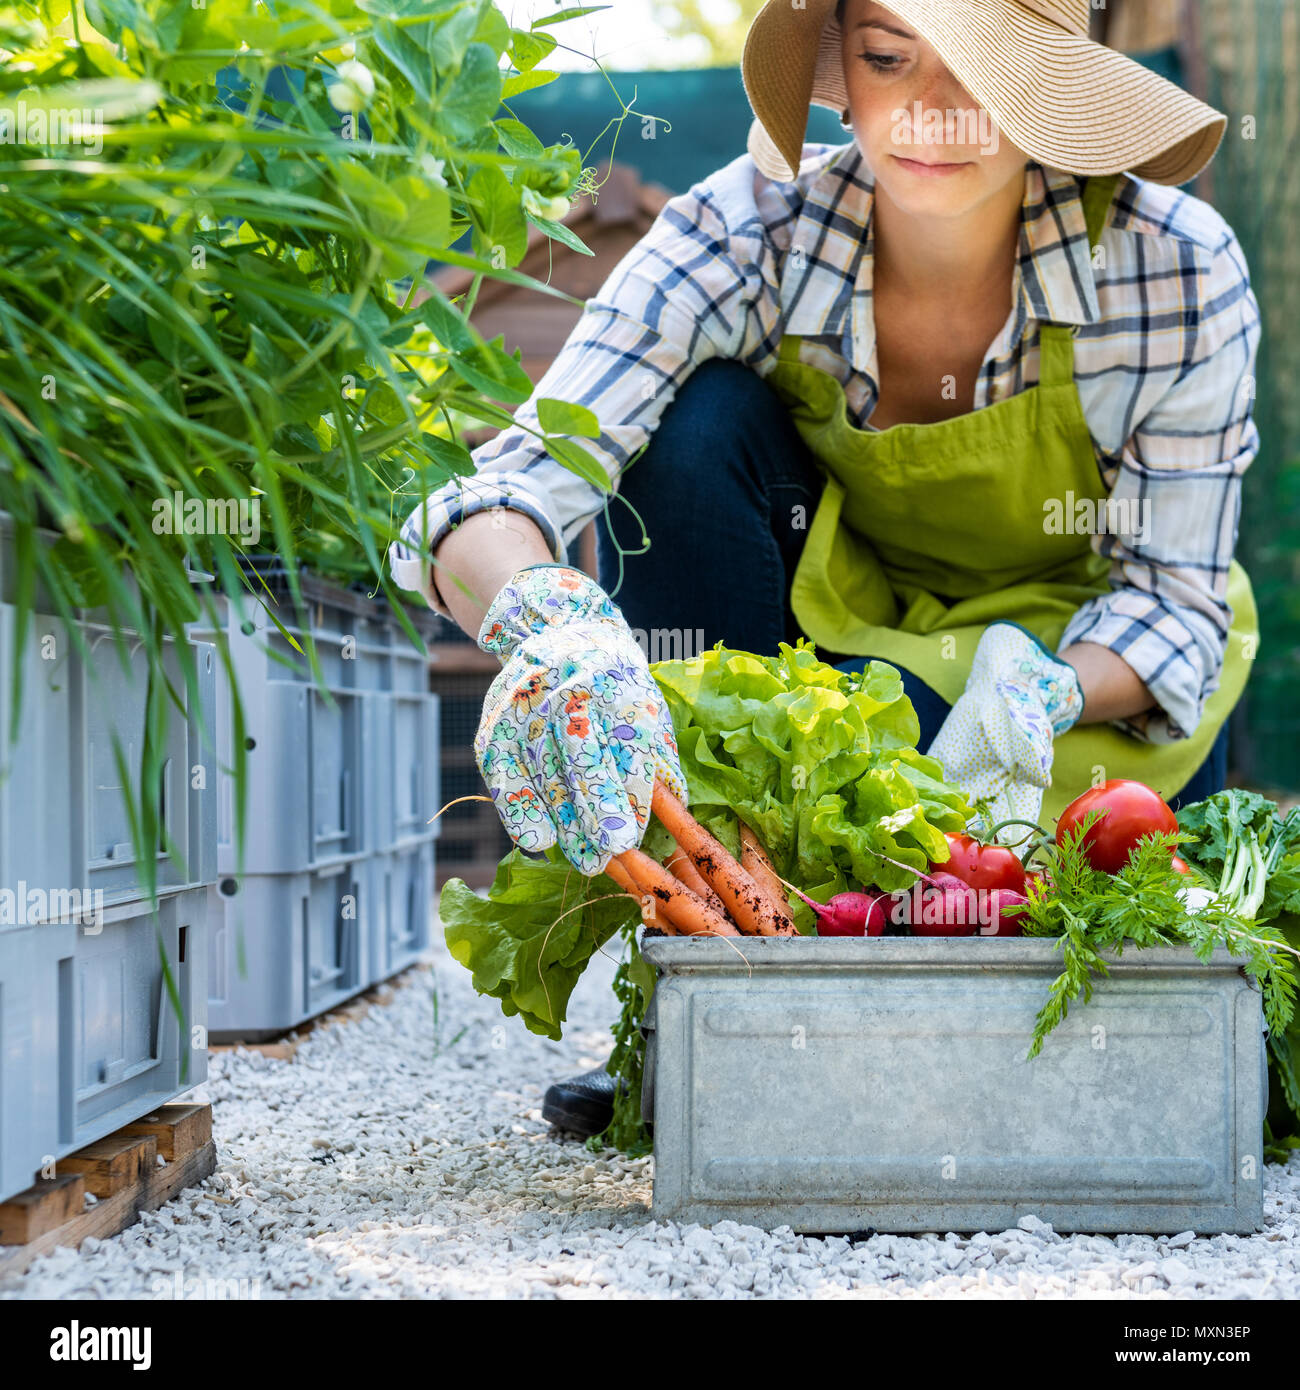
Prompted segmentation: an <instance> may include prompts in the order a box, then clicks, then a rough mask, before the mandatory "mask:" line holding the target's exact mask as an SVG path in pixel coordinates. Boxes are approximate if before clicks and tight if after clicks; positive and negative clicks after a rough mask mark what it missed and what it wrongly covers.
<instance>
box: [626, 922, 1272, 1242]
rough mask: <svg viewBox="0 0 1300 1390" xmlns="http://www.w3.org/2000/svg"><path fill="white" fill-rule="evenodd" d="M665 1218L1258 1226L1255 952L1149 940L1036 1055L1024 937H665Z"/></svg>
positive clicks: (659, 1077) (659, 1134) (1037, 954)
mask: <svg viewBox="0 0 1300 1390" xmlns="http://www.w3.org/2000/svg"><path fill="white" fill-rule="evenodd" d="M643 949H644V953H645V957H646V959H647V960H648V961H650V962H651V963H652V964H654V965H655V966H657V967H658V969H659V971H660V976H659V983H658V987H657V989H656V992H655V996H654V1000H653V1004H652V1015H653V1017H652V1021H651V1022H652V1029H653V1031H652V1033H651V1034H650V1037H651V1043H650V1055H649V1056H648V1059H647V1073H648V1076H647V1086H648V1089H649V1094H650V1100H651V1104H652V1108H653V1114H654V1126H655V1186H654V1214H655V1216H656V1217H657V1218H660V1219H663V1220H676V1221H699V1222H704V1223H709V1222H714V1221H719V1220H723V1219H731V1220H735V1221H740V1222H743V1223H748V1224H751V1225H757V1226H761V1227H767V1228H774V1227H776V1226H780V1225H783V1224H788V1225H790V1226H791V1227H793V1228H794V1229H795V1230H798V1231H817V1232H831V1231H851V1230H861V1229H866V1228H871V1227H874V1228H875V1229H876V1230H880V1231H895V1232H906V1231H946V1230H954V1231H978V1230H986V1231H994V1230H1002V1229H1004V1228H1007V1227H1010V1226H1014V1225H1015V1224H1016V1222H1017V1221H1018V1220H1019V1219H1020V1218H1021V1217H1022V1216H1026V1215H1035V1216H1038V1217H1040V1218H1041V1219H1042V1220H1045V1221H1049V1222H1051V1223H1052V1224H1053V1226H1055V1227H1056V1228H1057V1229H1058V1230H1061V1231H1096V1232H1118V1231H1132V1232H1178V1231H1185V1230H1195V1231H1199V1232H1221V1231H1232V1232H1243V1233H1244V1232H1249V1231H1254V1230H1258V1229H1259V1228H1260V1226H1261V1224H1262V1221H1263V1205H1262V1203H1263V1198H1262V1169H1263V1158H1262V1155H1261V1146H1262V1129H1263V1112H1264V1102H1265V1095H1266V1091H1265V1082H1264V1051H1263V1048H1264V1043H1263V1032H1262V1021H1261V1010H1260V1000H1259V995H1258V992H1257V991H1256V990H1255V989H1254V988H1253V986H1252V985H1251V984H1250V982H1249V981H1248V980H1247V979H1246V978H1245V976H1244V975H1243V973H1242V971H1241V969H1240V966H1239V962H1238V961H1237V960H1236V959H1234V958H1233V957H1231V956H1230V955H1228V953H1227V952H1224V951H1220V952H1216V954H1215V956H1214V957H1213V958H1212V959H1211V961H1210V962H1209V963H1208V964H1202V963H1201V962H1200V961H1198V960H1196V958H1195V956H1194V955H1193V954H1192V952H1191V951H1190V950H1188V949H1185V948H1172V947H1171V948H1164V949H1159V950H1148V951H1139V952H1128V953H1126V954H1125V955H1124V956H1123V957H1122V958H1118V959H1115V958H1108V959H1110V960H1111V965H1110V969H1111V973H1110V976H1109V977H1108V978H1107V979H1104V980H1103V981H1101V982H1100V984H1099V985H1098V987H1097V989H1096V991H1095V992H1094V994H1093V997H1092V1000H1091V1001H1090V1002H1089V1003H1088V1004H1086V1005H1083V1004H1079V1005H1076V1006H1075V1007H1073V1008H1072V1009H1071V1010H1070V1013H1069V1017H1068V1019H1067V1020H1066V1021H1065V1023H1063V1024H1062V1025H1061V1027H1060V1028H1058V1029H1057V1030H1056V1031H1055V1032H1054V1033H1053V1034H1052V1035H1051V1036H1050V1037H1049V1038H1048V1040H1047V1042H1046V1044H1045V1046H1044V1048H1043V1051H1042V1053H1041V1054H1040V1056H1039V1057H1037V1058H1036V1059H1035V1060H1034V1061H1032V1062H1030V1061H1026V1060H1025V1054H1026V1051H1027V1049H1028V1046H1029V1041H1030V1037H1031V1034H1032V1030H1033V1023H1034V1017H1035V1014H1036V1013H1037V1011H1038V1009H1039V1007H1040V1006H1041V1004H1042V1003H1043V1000H1044V999H1045V998H1046V994H1047V988H1048V985H1049V984H1050V982H1051V981H1052V979H1054V978H1055V976H1056V974H1057V973H1058V971H1059V968H1060V956H1059V953H1058V951H1057V949H1056V946H1055V943H1053V942H1051V941H1041V940H1039V941H1035V940H1023V939H1010V938H1008V939H1001V938H999V939H987V938H980V939H959V938H933V939H925V940H921V939H915V938H908V937H883V938H878V939H873V940H868V941H864V940H855V939H851V938H841V939H829V938H828V939H817V938H811V939H806V940H799V941H786V940H767V939H757V940H742V941H740V942H723V941H706V940H692V939H674V938H654V939H651V940H648V941H646V942H645V943H644V948H643Z"/></svg>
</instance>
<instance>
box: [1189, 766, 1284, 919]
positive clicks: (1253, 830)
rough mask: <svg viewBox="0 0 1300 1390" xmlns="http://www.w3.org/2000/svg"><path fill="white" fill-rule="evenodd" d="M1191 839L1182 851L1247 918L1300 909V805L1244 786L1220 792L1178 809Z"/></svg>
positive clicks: (1219, 892) (1267, 916)
mask: <svg viewBox="0 0 1300 1390" xmlns="http://www.w3.org/2000/svg"><path fill="white" fill-rule="evenodd" d="M1178 824H1179V827H1180V828H1181V830H1182V832H1183V834H1184V835H1185V836H1187V837H1189V838H1188V839H1186V840H1184V841H1183V849H1182V851H1181V852H1182V854H1183V857H1184V858H1185V859H1186V860H1187V862H1188V863H1189V864H1191V865H1193V866H1194V867H1195V868H1197V869H1199V870H1200V871H1201V872H1202V873H1203V874H1204V875H1205V876H1206V878H1207V879H1208V880H1209V881H1210V882H1211V883H1212V884H1215V885H1217V891H1218V894H1219V896H1220V897H1221V898H1222V899H1223V900H1224V901H1225V902H1226V903H1227V904H1228V905H1229V906H1230V907H1232V908H1233V909H1234V911H1236V912H1238V913H1240V914H1241V916H1243V917H1246V918H1252V919H1255V920H1258V921H1261V922H1267V921H1271V920H1272V919H1273V918H1274V917H1277V916H1278V915H1279V914H1280V913H1283V912H1297V911H1300V809H1296V810H1292V811H1291V812H1290V813H1289V814H1288V815H1286V816H1285V817H1284V816H1282V815H1281V813H1280V812H1279V810H1278V807H1277V804H1276V803H1275V802H1273V801H1270V800H1269V799H1268V797H1266V796H1261V795H1260V793H1258V792H1252V791H1245V790H1243V789H1241V788H1239V787H1235V788H1232V789H1230V790H1228V791H1222V792H1216V793H1215V794H1214V795H1213V796H1208V797H1206V798H1205V800H1204V801H1198V802H1196V803H1195V804H1193V805H1191V806H1186V807H1184V808H1183V809H1182V810H1181V811H1179V812H1178Z"/></svg>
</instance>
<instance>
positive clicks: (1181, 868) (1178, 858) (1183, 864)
mask: <svg viewBox="0 0 1300 1390" xmlns="http://www.w3.org/2000/svg"><path fill="white" fill-rule="evenodd" d="M1173 866H1174V872H1175V873H1177V874H1191V872H1192V871H1191V869H1190V868H1188V866H1187V860H1186V859H1184V858H1183V857H1182V855H1181V854H1175V855H1174V857H1173Z"/></svg>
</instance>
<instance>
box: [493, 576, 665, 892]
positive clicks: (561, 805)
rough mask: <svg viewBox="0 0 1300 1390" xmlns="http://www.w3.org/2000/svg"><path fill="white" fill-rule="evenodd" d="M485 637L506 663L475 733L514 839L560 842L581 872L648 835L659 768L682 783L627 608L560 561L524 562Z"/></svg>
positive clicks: (539, 845) (538, 846) (535, 844)
mask: <svg viewBox="0 0 1300 1390" xmlns="http://www.w3.org/2000/svg"><path fill="white" fill-rule="evenodd" d="M478 644H479V646H480V647H482V648H483V650H484V651H487V652H495V653H496V654H497V655H498V656H499V657H500V658H501V660H502V662H503V663H504V664H503V667H502V671H501V674H500V675H499V676H498V677H497V678H496V679H495V680H494V681H493V682H492V687H491V689H490V690H489V691H488V694H487V699H486V701H485V702H484V705H483V718H482V721H481V723H480V724H479V728H478V734H477V736H476V737H475V739H474V756H475V759H476V760H477V762H478V766H479V771H480V772H482V774H483V779H484V781H485V782H486V783H487V785H488V790H489V791H490V792H491V793H492V800H493V801H494V802H495V803H496V808H497V812H498V814H499V815H500V816H501V821H502V823H503V824H504V825H505V828H506V832H507V834H509V836H510V838H511V839H512V840H514V842H515V843H516V844H517V845H518V846H519V847H520V848H521V849H525V850H530V851H536V850H542V849H546V848H547V847H548V846H549V845H553V844H556V843H557V842H558V843H559V846H560V849H561V851H562V852H563V854H564V857H565V858H566V859H568V860H569V862H570V863H571V864H573V865H574V867H575V868H578V869H580V870H581V871H582V872H583V873H584V874H588V875H593V874H598V873H600V872H601V871H602V870H603V869H604V867H605V865H606V864H607V863H608V862H609V860H610V859H611V858H612V857H613V856H614V855H615V854H621V853H622V852H623V850H625V849H631V848H633V847H634V846H636V845H639V844H640V843H641V838H642V836H643V834H644V833H645V827H646V822H647V820H648V819H649V817H650V793H651V790H652V788H653V787H654V780H655V777H656V776H659V777H662V779H663V782H664V785H665V786H667V787H668V788H670V790H672V791H673V792H674V793H676V795H677V796H679V797H681V798H682V800H685V799H686V783H685V780H684V779H683V777H682V770H681V765H680V763H679V762H678V758H677V740H676V737H675V736H674V734H673V725H672V720H671V719H670V718H669V715H668V708H667V705H666V704H665V702H664V700H663V697H662V696H661V695H660V693H659V687H658V686H657V685H656V684H655V682H654V678H653V677H652V676H651V674H650V668H649V667H648V666H647V664H646V659H645V655H644V654H643V653H642V651H641V649H640V647H638V646H637V644H636V641H635V639H634V638H633V636H632V633H631V630H630V629H629V628H628V626H627V624H626V623H625V622H624V621H623V615H622V614H621V613H620V612H619V610H618V609H617V608H616V607H615V606H614V604H613V603H612V602H611V601H610V599H609V597H608V595H607V594H606V593H605V592H604V590H602V589H601V588H600V586H599V585H598V584H595V583H593V582H592V580H590V579H588V578H587V576H586V575H585V574H580V573H579V572H578V571H577V570H573V569H568V568H567V567H565V566H563V565H543V566H535V567H530V568H528V569H523V570H520V571H519V573H518V574H516V575H515V576H514V577H513V578H512V579H511V580H510V582H509V583H508V584H506V586H505V588H503V589H502V590H501V592H500V593H499V594H498V595H497V596H496V598H495V599H493V601H492V606H491V607H490V608H489V609H488V611H487V615H486V616H485V617H484V619H483V626H482V628H481V630H480V631H479V638H478Z"/></svg>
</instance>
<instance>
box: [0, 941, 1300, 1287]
mask: <svg viewBox="0 0 1300 1390" xmlns="http://www.w3.org/2000/svg"><path fill="white" fill-rule="evenodd" d="M612 969H613V967H612V963H606V962H601V963H600V964H599V968H598V969H593V970H592V971H591V972H589V975H588V978H587V979H585V980H584V981H583V982H582V985H581V986H580V988H579V990H578V991H577V992H576V993H575V995H574V1000H573V1008H572V1009H571V1014H572V1023H571V1025H570V1028H569V1030H568V1034H567V1036H566V1038H565V1040H564V1042H563V1043H552V1042H550V1041H548V1040H547V1039H544V1038H537V1037H534V1036H533V1035H531V1034H529V1033H527V1032H526V1031H525V1029H524V1028H523V1027H522V1025H520V1024H519V1022H518V1021H517V1020H514V1019H503V1018H502V1017H501V1015H500V1013H499V1012H498V1009H497V1005H496V1002H495V1001H493V1000H481V999H479V998H478V997H477V996H476V995H475V994H474V992H473V990H472V989H471V987H470V982H469V975H468V973H467V972H466V971H465V970H463V969H462V968H461V967H460V966H458V965H456V964H455V963H454V962H453V961H451V960H450V958H449V957H448V956H447V954H446V952H445V950H443V949H442V948H441V947H439V948H438V949H437V950H435V952H434V953H433V963H432V969H431V970H426V971H420V972H415V973H413V974H412V975H411V976H408V980H409V981H410V983H409V984H408V987H406V988H403V989H400V990H399V991H397V993H396V994H395V996H394V997H393V999H392V1001H391V1002H390V1003H388V1004H387V1005H385V1006H384V1007H382V1008H376V1009H374V1010H372V1011H371V1013H370V1014H369V1016H367V1017H366V1018H364V1019H362V1020H361V1021H359V1022H356V1023H350V1024H346V1025H342V1026H339V1027H334V1028H330V1029H326V1030H321V1031H319V1032H316V1033H314V1034H312V1035H311V1036H310V1037H308V1038H307V1040H306V1041H305V1042H304V1043H303V1045H302V1047H301V1048H300V1049H299V1051H298V1054H297V1057H296V1059H295V1060H294V1061H293V1062H282V1061H271V1060H268V1059H266V1058H264V1057H262V1056H260V1055H259V1054H256V1053H238V1054H234V1053H227V1054H224V1055H221V1056H218V1057H214V1058H213V1063H212V1078H211V1079H210V1080H209V1082H208V1083H207V1085H206V1087H205V1088H203V1089H202V1091H201V1092H200V1094H201V1095H204V1096H206V1097H207V1098H210V1099H211V1100H212V1101H213V1102H214V1103H215V1109H214V1120H215V1138H216V1140H217V1146H218V1163H219V1167H218V1170H217V1172H216V1173H215V1174H214V1175H213V1177H212V1178H210V1179H208V1180H207V1181H206V1182H205V1183H204V1184H203V1186H202V1187H200V1188H194V1189H191V1190H189V1191H187V1192H185V1193H184V1194H182V1196H181V1197H180V1198H178V1199H177V1200H175V1201H173V1202H171V1203H169V1204H168V1205H167V1206H166V1207H164V1208H163V1209H162V1210H160V1211H157V1212H153V1213H151V1214H149V1215H146V1216H145V1217H144V1218H143V1219H142V1220H141V1221H140V1222H139V1224H137V1225H136V1226H133V1227H132V1228H131V1229H129V1230H127V1231H125V1232H123V1233H122V1234H121V1235H118V1236H115V1237H113V1238H112V1239H110V1240H104V1241H89V1242H87V1244H86V1245H85V1246H83V1247H82V1249H81V1250H80V1251H79V1252H76V1251H71V1250H61V1251H59V1252H57V1253H56V1254H54V1255H52V1256H49V1257H47V1258H44V1259H42V1260H40V1261H38V1262H37V1263H36V1264H34V1265H33V1266H32V1267H31V1269H30V1270H29V1271H28V1272H27V1273H26V1274H25V1275H22V1276H20V1277H17V1278H11V1279H9V1280H8V1281H6V1282H4V1283H0V1297H5V1298H50V1297H76V1298H95V1297H113V1298H123V1297H126V1298H172V1297H199V1296H209V1297H235V1296H242V1297H260V1298H264V1299H265V1298H283V1297H304V1296H305V1297H343V1298H369V1297H430V1296H433V1297H445V1298H470V1297H484V1296H488V1297H492V1296H498V1297H501V1296H504V1297H561V1298H611V1297H613V1298H628V1297H637V1296H645V1295H651V1296H654V1295H672V1296H677V1297H682V1296H685V1297H702V1298H703V1297H723V1298H736V1297H740V1298H748V1297H754V1296H793V1297H808V1296H815V1297H831V1298H844V1297H863V1298H895V1297H902V1298H941V1297H952V1296H956V1295H959V1294H969V1295H970V1296H972V1297H977V1298H1072V1297H1084V1298H1116V1299H1128V1298H1136V1297H1152V1298H1186V1297H1200V1298H1223V1297H1239V1298H1284V1297H1285V1298H1294V1297H1297V1296H1300V1157H1298V1158H1294V1159H1293V1160H1292V1161H1291V1163H1290V1165H1289V1166H1288V1167H1287V1168H1280V1167H1276V1166H1270V1167H1269V1168H1268V1169H1267V1170H1266V1176H1265V1213H1266V1218H1267V1222H1268V1225H1267V1229H1266V1230H1265V1231H1264V1232H1263V1234H1261V1235H1258V1236H1252V1237H1243V1236H1220V1237H1216V1238H1214V1239H1205V1238H1196V1237H1193V1236H1192V1235H1191V1234H1190V1233H1187V1234H1185V1235H1182V1236H1173V1237H1159V1238H1155V1237H1150V1236H1120V1237H1118V1238H1115V1239H1112V1238H1106V1237H1095V1236H1091V1237H1090V1236H1075V1237H1069V1238H1062V1237H1060V1236H1058V1235H1056V1234H1055V1233H1054V1232H1052V1230H1051V1228H1050V1227H1047V1226H1044V1225H1043V1224H1042V1223H1041V1222H1038V1221H1036V1220H1035V1219H1034V1218H1033V1217H1027V1218H1026V1219H1025V1220H1024V1221H1022V1222H1021V1227H1022V1229H1018V1230H1012V1231H1004V1232H993V1233H984V1234H979V1235H976V1236H973V1237H971V1238H970V1239H964V1238H958V1237H957V1236H953V1235H948V1236H946V1237H943V1238H938V1237H934V1236H927V1237H902V1236H875V1237H872V1238H871V1239H870V1240H866V1241H862V1242H859V1243H858V1244H857V1245H852V1244H850V1242H849V1241H848V1240H845V1239H821V1238H812V1237H805V1236H796V1235H793V1234H792V1233H790V1232H789V1231H788V1230H786V1231H777V1232H774V1233H771V1234H768V1233H765V1232H762V1231H759V1230H756V1229H755V1228H753V1227H744V1226H738V1225H735V1224H734V1223H731V1222H724V1223H722V1224H720V1225H718V1226H715V1227H714V1228H712V1229H711V1230H710V1229H705V1228H702V1227H699V1226H686V1227H678V1226H673V1225H663V1224H657V1223H655V1222H653V1221H651V1220H650V1216H649V1202H650V1183H651V1173H652V1160H650V1159H639V1160H631V1161H629V1160H625V1159H623V1158H622V1157H621V1156H619V1155H617V1154H613V1153H607V1154H605V1155H604V1156H600V1157H596V1156H593V1155H591V1154H589V1153H587V1151H586V1150H585V1148H584V1147H583V1146H582V1145H581V1144H579V1143H577V1142H575V1141H572V1140H570V1141H564V1142H557V1141H556V1140H555V1139H553V1138H552V1137H551V1132H550V1130H549V1127H548V1126H546V1125H545V1124H543V1123H542V1120H541V1114H540V1105H541V1096H542V1091H543V1090H544V1089H545V1086H546V1085H547V1084H548V1083H549V1081H550V1080H551V1079H553V1078H555V1077H557V1076H562V1075H566V1074H568V1073H570V1072H573V1071H576V1070H580V1069H585V1068H587V1067H590V1066H593V1065H595V1064H596V1063H598V1062H599V1061H600V1059H601V1057H602V1056H603V1055H604V1053H605V1051H606V1050H607V1048H608V1033H607V1025H608V1023H609V1022H610V1020H611V1018H612V1017H613V1013H614V1009H613V1003H612V996H611V994H610V991H609V986H608V981H609V978H610V975H611V974H612ZM435 998H436V1010H435Z"/></svg>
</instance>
